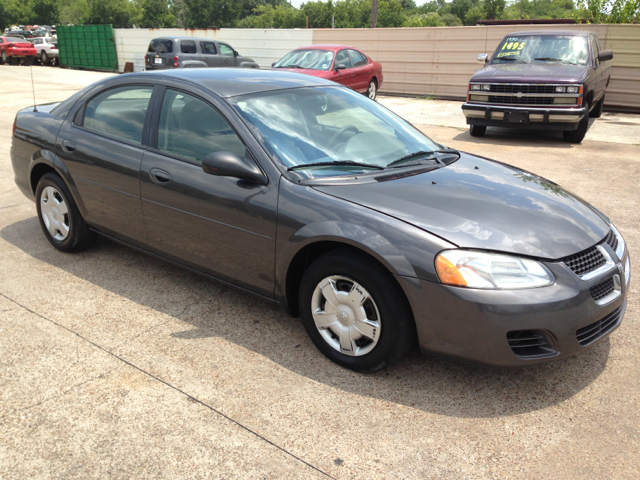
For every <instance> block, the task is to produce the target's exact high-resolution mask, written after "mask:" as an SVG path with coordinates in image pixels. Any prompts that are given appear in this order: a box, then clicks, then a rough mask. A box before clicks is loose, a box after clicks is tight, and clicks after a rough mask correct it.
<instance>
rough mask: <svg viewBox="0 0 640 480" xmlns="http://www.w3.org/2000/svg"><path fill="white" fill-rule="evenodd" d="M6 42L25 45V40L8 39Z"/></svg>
mask: <svg viewBox="0 0 640 480" xmlns="http://www.w3.org/2000/svg"><path fill="white" fill-rule="evenodd" d="M5 40H6V41H7V43H25V42H24V38H16V37H7V38H5Z"/></svg>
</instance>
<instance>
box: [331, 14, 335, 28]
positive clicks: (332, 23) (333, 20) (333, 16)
mask: <svg viewBox="0 0 640 480" xmlns="http://www.w3.org/2000/svg"><path fill="white" fill-rule="evenodd" d="M331 28H336V16H335V14H332V15H331Z"/></svg>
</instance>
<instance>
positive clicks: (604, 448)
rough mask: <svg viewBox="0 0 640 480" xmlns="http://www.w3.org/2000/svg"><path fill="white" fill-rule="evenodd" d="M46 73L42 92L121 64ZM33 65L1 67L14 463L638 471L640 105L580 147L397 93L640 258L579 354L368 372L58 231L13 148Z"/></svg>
mask: <svg viewBox="0 0 640 480" xmlns="http://www.w3.org/2000/svg"><path fill="white" fill-rule="evenodd" d="M33 73H34V76H35V78H36V83H35V92H36V98H37V99H38V102H39V103H44V102H47V101H55V100H62V99H64V98H67V97H68V96H69V95H70V94H71V93H72V92H73V91H75V90H77V89H79V88H81V87H82V86H84V85H87V84H89V83H91V82H93V81H96V80H98V79H100V78H103V77H104V76H105V74H101V73H96V72H78V71H71V70H63V69H58V68H45V67H34V69H33ZM28 79H29V70H28V69H27V68H26V67H9V66H0V82H1V84H2V94H1V96H0V112H1V113H0V138H1V139H2V142H0V425H1V427H0V477H2V478H6V479H13V478H16V479H17V478H20V479H24V478H54V477H55V478H83V479H86V478H107V477H108V478H123V479H124V478H127V479H129V478H150V479H151V478H152V479H157V478H225V479H226V478H243V479H244V478H256V479H263V478H287V479H289V478H296V479H297V478H326V477H327V476H330V477H333V478H338V479H347V478H354V479H360V478H367V479H374V478H376V479H377V478H381V479H383V478H399V479H400V478H402V479H427V478H436V479H472V478H491V479H492V478H524V479H538V478H554V479H557V478H562V479H564V478H566V479H576V478H584V479H605V478H607V479H609V478H611V479H613V478H616V479H638V478H640V409H639V408H638V406H639V401H638V400H639V398H638V397H639V393H640V363H639V362H638V354H639V346H640V339H639V334H640V315H639V313H638V312H639V308H638V300H639V294H638V293H639V289H638V283H637V281H636V280H635V278H634V277H635V274H636V272H639V271H640V265H639V263H638V259H639V258H640V244H639V242H640V227H639V225H640V195H638V189H639V187H640V146H639V145H633V144H629V143H628V142H625V143H622V142H617V143H616V142H615V141H611V140H612V139H615V138H616V136H619V137H621V138H623V139H629V138H630V139H632V140H633V139H635V141H631V142H630V143H636V144H637V143H640V122H638V119H639V118H640V117H638V116H632V115H625V116H621V115H611V114H609V115H605V116H604V117H603V118H602V119H600V120H598V121H597V122H596V125H595V126H593V128H592V131H591V132H590V134H588V135H587V139H586V140H585V141H584V142H583V143H582V144H581V145H569V144H566V143H564V142H562V141H561V140H560V137H559V136H558V135H555V134H545V135H540V134H536V133H520V134H516V133H513V132H509V131H501V130H489V132H488V134H487V136H486V137H484V138H472V137H471V136H470V135H469V133H468V131H467V129H466V128H463V127H456V123H455V122H458V123H459V122H460V118H457V119H456V116H455V104H454V102H436V101H430V100H424V99H423V100H411V99H399V98H397V97H393V98H391V97H387V98H384V97H381V98H380V102H381V103H383V104H385V105H388V106H389V107H390V108H392V109H396V110H397V111H399V112H400V113H401V114H402V113H403V112H406V113H405V114H406V115H407V116H408V117H409V118H410V120H411V121H412V122H414V123H416V125H418V126H419V128H421V129H422V130H423V131H425V132H426V133H427V134H428V135H429V136H431V137H432V138H434V139H435V140H436V141H438V142H440V143H443V144H446V145H448V146H451V147H454V148H457V149H461V150H464V151H468V152H472V153H477V154H479V155H483V156H487V157H491V158H495V159H497V160H500V161H503V162H507V163H511V164H514V165H517V166H518V167H522V168H525V169H527V170H530V171H533V172H536V173H538V174H541V175H543V176H545V177H547V178H549V179H551V180H553V181H555V182H557V183H559V184H560V185H562V186H564V187H565V188H567V189H569V190H570V191H572V192H574V193H576V194H577V195H579V196H581V197H583V198H585V199H586V200H588V201H589V202H591V203H592V204H594V205H595V206H596V207H597V208H599V209H600V210H602V211H604V212H605V213H606V214H608V215H609V216H610V218H611V219H612V221H613V222H614V223H615V224H616V226H617V227H618V229H619V230H620V231H621V232H622V234H623V235H624V236H625V238H626V240H627V243H628V245H629V248H630V250H631V255H632V257H631V258H632V271H633V272H632V285H631V292H630V298H629V306H628V309H627V314H626V316H625V320H624V322H623V324H622V326H621V327H620V328H619V329H618V330H617V331H616V332H615V333H614V334H613V335H612V336H611V337H610V338H608V339H606V340H604V341H602V342H600V343H598V344H596V345H595V346H593V347H592V348H589V349H588V350H586V351H585V352H584V353H583V354H582V355H580V356H576V357H572V358H569V359H566V360H562V361H558V362H555V363H550V364H546V365H542V366H535V367H532V368H527V369H520V370H492V369H486V368H482V367H477V366H473V365H464V364H458V363H454V362H452V361H449V360H446V359H441V358H434V357H431V356H426V355H420V354H417V353H416V354H412V355H410V356H408V357H407V358H405V359H404V360H403V361H402V362H400V363H399V364H398V365H396V366H394V367H393V368H391V369H389V370H386V371H383V372H380V373H377V374H374V375H360V374H356V373H353V372H351V371H348V370H344V369H342V368H340V367H338V366H337V365H335V364H333V363H331V362H330V361H328V360H327V359H325V357H323V356H322V355H321V354H320V353H319V352H318V351H317V350H316V349H315V348H314V346H313V344H312V343H311V341H310V340H309V339H308V338H307V335H306V333H305V332H304V329H303V327H302V324H301V323H300V321H299V320H297V319H293V318H291V317H288V316H287V315H286V314H284V313H283V312H282V311H280V310H279V309H278V308H277V307H274V306H272V305H270V304H267V303H264V302H263V301H261V300H259V299H256V298H254V297H252V296H249V295H247V294H244V293H241V292H238V291H235V290H233V289H231V288H228V287H224V286H220V285H218V284H216V283H214V282H212V281H208V280H205V279H203V278H200V277H198V276H195V275H192V274H190V273H188V272H185V271H182V270H180V269H177V268H174V267H172V266H169V265H166V264H164V263H161V262H159V261H157V260H155V259H152V258H150V257H147V256H145V255H143V254H140V253H138V252H135V251H133V250H129V249H127V248H125V247H122V246H120V245H117V244H114V243H111V242H108V241H101V242H99V243H98V244H97V245H96V246H95V247H94V248H93V249H91V250H88V251H86V252H83V253H81V254H76V255H68V254H63V253H61V252H58V251H56V250H55V249H53V248H52V247H51V246H50V245H49V243H48V242H47V241H46V239H45V238H44V236H43V234H42V232H41V230H40V226H39V224H38V221H37V218H36V213H35V206H34V204H33V203H32V202H30V201H29V200H27V199H26V198H25V197H24V196H23V195H22V194H21V193H20V192H19V191H18V189H17V187H16V186H15V184H14V182H13V171H12V168H11V162H10V158H9V148H10V135H11V126H12V123H13V119H14V114H15V112H16V110H17V109H19V108H22V107H25V106H28V105H29V104H30V103H31V102H32V91H31V84H30V82H29V81H28ZM458 105H459V104H458ZM458 108H459V107H458ZM442 112H452V113H451V114H447V115H441V116H449V117H450V118H451V120H450V121H447V122H449V123H450V124H451V125H450V126H438V125H441V124H442V121H441V120H430V119H432V118H436V117H437V116H438V115H439V114H441V113H442ZM461 115H462V114H461V113H460V117H461ZM416 118H417V119H418V120H420V118H422V119H423V120H422V123H419V122H418V121H417V120H416ZM614 118H615V120H614ZM607 120H609V121H610V123H606V122H607ZM447 122H445V124H446V123H447ZM462 122H463V124H464V120H463V119H462ZM616 122H624V124H623V125H618V126H616ZM600 123H602V125H599V124H600ZM629 124H630V125H629ZM634 125H635V126H634ZM603 127H606V128H607V129H609V131H610V134H604V138H600V139H599V138H598V135H600V134H599V133H598V130H602V128H603ZM622 127H625V129H623V130H622V131H621V130H620V128H622ZM629 132H631V133H629ZM596 133H598V135H596ZM594 137H595V138H594ZM601 140H606V141H601Z"/></svg>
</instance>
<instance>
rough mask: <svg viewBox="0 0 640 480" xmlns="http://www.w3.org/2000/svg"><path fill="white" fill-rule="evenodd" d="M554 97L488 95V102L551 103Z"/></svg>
mask: <svg viewBox="0 0 640 480" xmlns="http://www.w3.org/2000/svg"><path fill="white" fill-rule="evenodd" d="M553 98H554V97H519V98H518V97H505V96H502V95H489V102H490V103H500V104H503V105H553Z"/></svg>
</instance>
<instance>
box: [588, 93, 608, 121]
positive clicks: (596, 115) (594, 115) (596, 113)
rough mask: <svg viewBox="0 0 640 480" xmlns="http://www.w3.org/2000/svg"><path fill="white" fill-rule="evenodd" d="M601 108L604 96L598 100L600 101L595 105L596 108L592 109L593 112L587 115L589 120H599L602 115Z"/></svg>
mask: <svg viewBox="0 0 640 480" xmlns="http://www.w3.org/2000/svg"><path fill="white" fill-rule="evenodd" d="M603 107H604V95H602V98H601V99H600V101H599V102H598V103H596V106H595V107H593V110H591V113H590V114H589V116H590V117H591V118H600V116H601V115H602V109H603Z"/></svg>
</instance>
